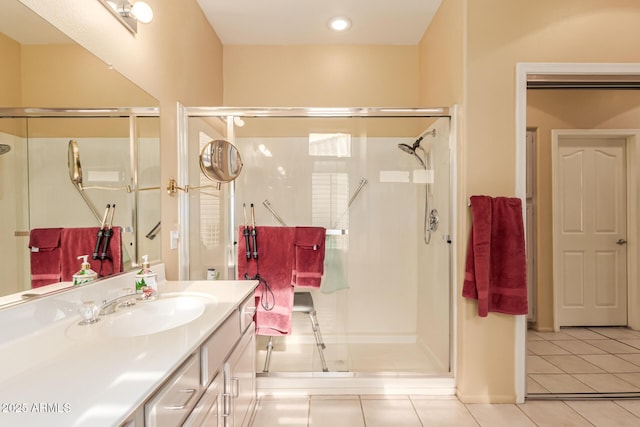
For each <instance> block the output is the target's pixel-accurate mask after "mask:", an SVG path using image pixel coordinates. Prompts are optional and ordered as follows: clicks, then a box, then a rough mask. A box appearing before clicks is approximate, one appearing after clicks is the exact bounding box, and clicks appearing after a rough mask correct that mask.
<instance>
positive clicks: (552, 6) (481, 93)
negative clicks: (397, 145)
mask: <svg viewBox="0 0 640 427" xmlns="http://www.w3.org/2000/svg"><path fill="white" fill-rule="evenodd" d="M447 1H448V0H445V3H446V2H447ZM466 7H467V25H466V28H467V34H466V43H467V54H466V58H467V59H466V60H467V64H466V71H467V77H466V79H465V84H466V85H467V92H466V102H465V105H464V112H463V114H464V117H465V128H466V129H465V130H464V131H463V132H464V135H465V136H466V139H467V141H465V142H463V144H464V150H465V153H464V156H465V158H466V159H473V161H471V160H468V161H466V162H465V163H462V164H461V167H462V168H464V170H463V171H461V174H462V175H463V176H465V179H466V193H467V194H466V195H472V194H489V195H495V196H498V195H504V196H512V195H514V194H515V187H514V185H515V143H514V141H515V78H514V77H515V66H516V64H517V63H518V62H636V61H638V60H640V49H638V48H639V47H640V46H639V44H640V27H639V26H638V25H636V24H635V23H636V22H638V19H639V18H640V5H637V2H634V1H632V0H565V1H562V2H558V1H554V0H543V1H538V2H530V1H527V0H486V1H483V2H474V1H466ZM463 188H464V186H463ZM466 195H465V196H466ZM467 216H468V213H467ZM458 231H460V232H463V233H464V234H463V235H466V229H464V228H463V227H459V228H458ZM462 262H464V258H462V259H459V260H458V269H459V270H460V268H461V265H460V263H462ZM459 308H460V309H461V310H462V311H463V313H461V315H460V316H459V320H460V326H459V328H460V329H459V337H460V339H459V342H458V343H459V348H458V351H459V352H462V353H464V354H463V355H460V356H459V359H458V360H459V366H460V375H459V382H460V385H459V393H460V394H461V396H463V397H464V398H465V399H467V400H480V399H482V398H483V396H485V397H487V398H489V399H490V400H492V401H503V400H507V401H508V400H509V399H510V398H511V399H512V398H513V397H514V386H513V380H514V376H513V367H514V349H513V347H514V342H513V328H514V326H515V321H514V319H513V318H512V317H510V316H503V315H495V314H492V315H490V316H489V318H488V319H484V320H480V319H477V318H475V317H474V314H473V310H474V309H475V307H473V306H472V305H470V304H469V303H464V304H462V306H460V307H459ZM465 354H467V355H466V356H465Z"/></svg>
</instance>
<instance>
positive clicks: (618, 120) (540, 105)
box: [527, 90, 640, 331]
mask: <svg viewBox="0 0 640 427" xmlns="http://www.w3.org/2000/svg"><path fill="white" fill-rule="evenodd" d="M585 106H588V108H585ZM527 127H531V128H536V130H537V147H536V153H537V154H536V163H537V168H536V169H537V176H536V188H537V197H536V207H537V216H536V218H537V221H536V227H537V233H536V239H537V251H536V256H537V266H538V268H537V271H536V274H537V278H538V280H537V301H538V304H537V322H536V324H535V328H536V329H537V330H543V331H549V330H553V257H552V255H553V253H552V249H553V246H552V245H553V240H552V239H553V236H552V222H553V217H552V213H553V211H552V202H551V200H552V199H551V130H552V129H637V128H638V127H640V93H638V92H637V91H628V90H590V91H587V90H530V91H528V93H527Z"/></svg>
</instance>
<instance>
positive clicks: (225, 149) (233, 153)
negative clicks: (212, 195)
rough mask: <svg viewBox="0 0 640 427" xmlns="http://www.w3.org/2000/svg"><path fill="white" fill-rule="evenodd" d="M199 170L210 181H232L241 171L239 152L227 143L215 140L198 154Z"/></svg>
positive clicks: (222, 140)
mask: <svg viewBox="0 0 640 427" xmlns="http://www.w3.org/2000/svg"><path fill="white" fill-rule="evenodd" d="M200 170H201V171H202V173H203V174H204V176H206V177H207V178H209V179H210V180H212V181H220V182H229V181H233V180H234V179H236V178H237V177H238V175H240V171H241V170H242V159H241V158H240V152H239V151H238V149H237V148H236V147H235V146H234V145H233V144H231V143H230V142H229V141H225V140H224V139H215V140H213V141H211V142H209V143H208V144H207V145H205V146H204V147H203V148H202V151H201V152H200Z"/></svg>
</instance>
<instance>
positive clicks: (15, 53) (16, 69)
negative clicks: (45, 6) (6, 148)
mask: <svg viewBox="0 0 640 427" xmlns="http://www.w3.org/2000/svg"><path fill="white" fill-rule="evenodd" d="M21 48H22V47H21V45H20V44H19V43H17V42H16V41H15V40H13V39H10V38H9V37H7V36H5V35H4V34H2V33H0V57H2V67H0V107H4V108H7V107H16V106H19V105H21V104H20V102H21V101H20V98H21V93H20V87H21V85H22V61H21V56H22V49H21ZM0 131H2V132H7V133H9V134H12V135H17V134H18V131H19V127H18V126H17V121H15V120H2V121H0Z"/></svg>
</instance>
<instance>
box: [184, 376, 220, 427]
mask: <svg viewBox="0 0 640 427" xmlns="http://www.w3.org/2000/svg"><path fill="white" fill-rule="evenodd" d="M222 380H223V376H222V374H218V375H216V377H215V378H214V379H213V381H211V384H210V385H209V387H207V390H206V391H205V392H204V394H203V395H202V398H200V401H199V402H198V404H197V405H196V407H195V409H194V410H193V412H192V413H191V415H189V418H187V420H186V421H185V422H184V424H183V425H182V427H199V426H206V427H218V426H220V425H221V422H220V421H221V419H222V414H221V413H220V396H222Z"/></svg>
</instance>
